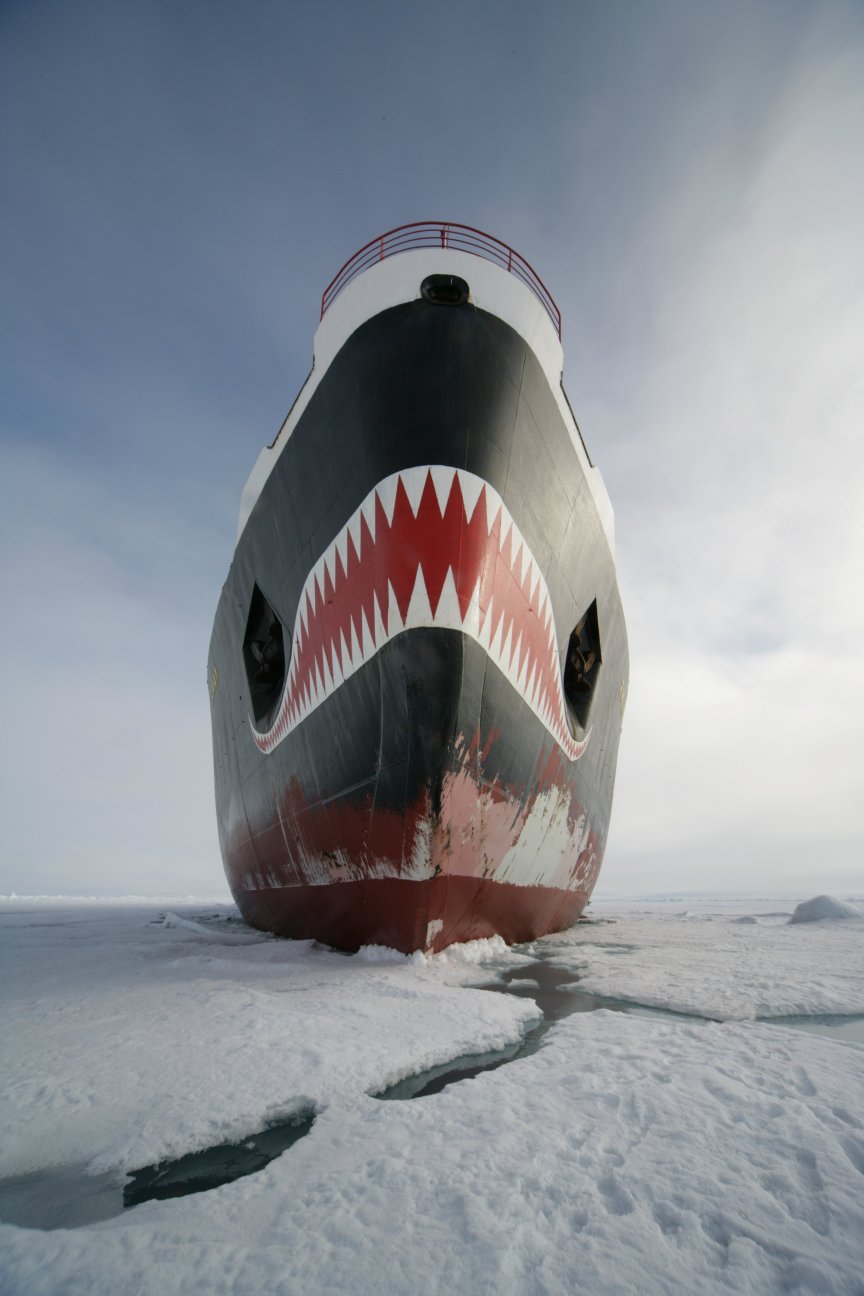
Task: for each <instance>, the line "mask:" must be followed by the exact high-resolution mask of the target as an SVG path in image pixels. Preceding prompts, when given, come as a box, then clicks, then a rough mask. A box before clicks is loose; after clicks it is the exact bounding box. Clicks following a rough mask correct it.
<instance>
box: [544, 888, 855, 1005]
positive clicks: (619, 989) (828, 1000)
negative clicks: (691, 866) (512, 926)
mask: <svg viewBox="0 0 864 1296" xmlns="http://www.w3.org/2000/svg"><path fill="white" fill-rule="evenodd" d="M832 903H833V905H834V909H833V911H832V914H831V915H830V916H829V915H827V914H826V920H825V921H819V922H810V923H802V924H800V925H798V924H796V925H791V923H790V919H791V916H792V914H793V912H794V911H795V908H796V904H795V901H792V902H790V903H788V904H783V903H782V902H780V903H778V902H777V901H776V900H774V901H770V902H765V903H763V904H761V905H756V904H753V903H752V902H751V903H750V904H749V905H746V904H744V903H741V904H733V903H731V902H725V903H720V902H713V903H712V902H702V904H701V905H700V906H699V907H697V906H696V905H695V904H694V902H693V901H689V902H688V906H689V907H685V906H683V905H682V904H680V903H677V904H676V903H657V902H655V903H650V902H645V903H643V904H638V905H637V904H634V903H627V904H625V903H624V902H619V903H613V902H606V903H605V904H595V905H593V906H592V907H591V909H590V910H589V912H590V913H591V914H592V915H594V916H595V917H598V918H606V919H611V918H614V919H615V922H614V923H609V924H607V923H605V922H597V923H596V924H590V925H589V924H586V923H581V924H577V926H576V927H574V928H571V930H570V931H569V932H567V933H565V934H564V935H563V936H549V937H546V938H545V940H544V941H542V942H538V948H545V949H547V950H548V951H551V950H554V951H555V953H556V955H557V957H558V958H559V959H560V961H561V962H562V963H563V964H564V965H565V966H571V967H573V968H574V969H576V970H577V971H578V972H579V974H580V977H581V980H580V989H582V990H589V991H591V992H592V993H594V994H599V995H604V996H606V997H608V998H613V999H624V1000H632V1001H636V1002H638V1003H641V1004H647V1005H648V1006H650V1007H655V1008H664V1009H668V1010H671V1011H673V1012H679V1013H694V1014H696V1015H698V1016H701V1017H712V1018H715V1019H717V1020H719V1021H727V1020H739V1021H740V1020H752V1019H753V1018H776V1017H792V1016H803V1015H814V1014H818V1015H829V1014H846V1013H848V1014H852V1013H856V1014H857V1013H864V915H862V916H860V917H859V919H858V921H854V920H853V921H843V922H835V921H832V920H831V919H832V918H833V917H836V913H837V911H838V910H839V909H840V907H841V905H843V902H838V901H834V902H832ZM843 907H844V908H846V909H858V908H859V907H858V906H852V905H843Z"/></svg>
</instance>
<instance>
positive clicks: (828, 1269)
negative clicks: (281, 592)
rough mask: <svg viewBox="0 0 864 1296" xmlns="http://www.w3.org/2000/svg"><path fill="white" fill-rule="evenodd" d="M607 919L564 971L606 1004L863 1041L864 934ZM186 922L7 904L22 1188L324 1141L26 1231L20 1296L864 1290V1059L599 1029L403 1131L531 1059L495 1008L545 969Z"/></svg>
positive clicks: (514, 1020) (818, 1041)
mask: <svg viewBox="0 0 864 1296" xmlns="http://www.w3.org/2000/svg"><path fill="white" fill-rule="evenodd" d="M595 908H596V910H597V913H598V915H599V916H600V917H605V918H608V919H610V921H595V922H593V923H586V924H580V925H579V926H578V927H577V928H576V929H575V930H574V931H572V932H570V933H566V934H564V935H562V936H559V937H550V938H547V940H546V942H545V943H544V942H539V943H538V944H539V945H542V946H543V947H544V950H545V956H552V957H554V958H555V959H556V961H557V962H559V963H560V964H561V966H573V967H578V969H579V970H580V972H581V974H582V978H583V979H582V980H581V981H580V983H579V984H580V986H582V987H584V988H594V989H597V987H598V985H599V984H601V983H602V984H603V985H605V986H607V987H609V986H611V985H612V984H613V983H614V985H615V987H616V988H615V993H621V991H622V990H625V989H626V990H628V991H629V993H630V995H631V997H632V996H633V995H634V994H636V988H638V995H639V996H640V997H641V996H642V991H643V990H644V991H645V993H646V994H647V995H648V996H649V998H650V997H651V996H652V995H653V996H654V997H655V998H657V999H662V1000H663V1001H664V1002H666V1003H668V1004H672V1005H674V1004H677V1003H681V1002H685V1003H687V1004H688V1005H689V1006H690V1008H691V1009H692V1010H694V1011H701V1010H705V1009H706V1008H710V1009H711V1010H712V1011H713V1013H714V1014H715V1015H717V1016H729V1017H733V1018H734V1017H752V1016H754V1015H758V1014H757V1009H759V1008H761V1007H763V1006H764V1005H766V1004H767V1005H770V1006H771V1007H772V1008H773V1009H775V1010H777V1009H785V1008H786V1006H787V1004H790V1003H794V1004H795V1005H796V1007H797V1008H798V1009H799V1010H800V1008H801V1005H802V1004H810V1005H813V1006H814V1011H824V1006H825V1004H826V1003H827V1002H829V1001H830V1002H831V1003H832V1004H834V1005H837V1004H839V1003H843V1004H845V1005H846V1007H847V1009H852V1008H853V1007H854V1008H857V1010H859V1011H860V1005H861V1004H862V998H861V986H862V973H864V969H862V967H861V953H860V946H861V943H862V942H861V931H860V927H857V926H856V924H854V923H824V922H817V923H814V924H810V925H808V926H803V927H802V926H797V927H790V926H789V924H788V918H789V914H790V912H791V909H792V908H794V905H793V906H789V907H788V908H784V911H783V912H782V914H781V913H780V912H776V910H777V908H778V907H777V906H776V905H775V906H774V910H769V909H767V908H766V909H764V910H763V911H762V912H754V911H753V909H752V907H751V908H750V909H748V908H747V907H744V906H740V905H739V906H738V907H737V908H736V907H735V906H726V907H725V908H716V907H715V908H714V909H711V908H710V907H708V908H703V909H700V908H699V907H698V906H693V905H690V906H689V909H690V915H691V916H690V917H684V916H683V915H682V914H681V913H680V911H679V913H678V914H677V915H676V914H671V913H669V912H668V907H667V909H666V910H663V909H662V907H661V908H656V907H655V908H654V909H651V907H650V906H648V907H643V908H641V909H636V910H634V909H629V910H628V909H625V908H624V907H622V906H609V907H606V908H604V907H602V906H595ZM679 910H680V906H679ZM748 913H750V914H751V915H752V916H755V917H759V918H760V920H761V921H760V922H758V923H753V924H741V923H739V922H737V921H736V920H737V919H739V918H741V917H746V916H748ZM172 915H173V917H168V916H167V915H166V914H165V912H164V910H161V911H160V910H158V909H156V908H152V909H148V908H146V907H144V906H134V907H133V906H129V905H126V906H122V905H114V906H107V905H100V906H98V907H97V906H82V905H78V906H63V905H60V904H57V903H56V902H45V903H43V904H37V903H33V902H26V901H21V900H17V901H15V902H10V903H8V904H6V905H4V906H0V932H2V943H0V958H2V979H0V1010H2V1024H0V1029H2V1038H3V1040H4V1069H3V1081H2V1084H3V1088H2V1100H0V1164H2V1167H3V1169H2V1172H0V1173H2V1174H3V1175H6V1176H9V1175H12V1174H16V1173H17V1174H26V1173H28V1172H30V1173H38V1172H39V1171H40V1170H45V1171H46V1172H47V1171H48V1170H50V1168H51V1167H60V1168H61V1169H62V1167H64V1166H73V1165H74V1166H79V1167H81V1166H83V1167H84V1168H85V1169H87V1170H89V1171H92V1172H101V1173H103V1174H104V1173H106V1172H109V1171H116V1172H118V1173H121V1174H122V1172H124V1171H126V1172H128V1171H130V1170H132V1169H134V1168H136V1167H138V1166H141V1165H144V1164H147V1163H152V1162H154V1161H155V1160H157V1159H158V1158H160V1157H165V1156H180V1155H183V1154H184V1153H187V1152H191V1151H194V1150H195V1149H196V1148H203V1147H205V1146H209V1145H211V1144H213V1143H215V1142H218V1141H219V1140H220V1139H221V1140H225V1139H230V1138H242V1137H244V1136H245V1135H248V1134H250V1133H251V1132H252V1131H253V1130H255V1129H256V1128H258V1127H260V1126H261V1125H263V1124H265V1123H266V1122H268V1121H273V1120H274V1119H277V1118H278V1117H280V1116H285V1117H289V1116H290V1115H291V1113H292V1112H295V1113H299V1112H301V1111H303V1110H307V1111H308V1110H314V1111H315V1112H316V1113H317V1115H316V1119H315V1123H314V1126H313V1128H312V1129H311V1131H310V1132H309V1133H308V1134H307V1136H306V1137H304V1138H303V1139H302V1140H301V1141H299V1142H298V1143H296V1144H295V1146H294V1147H292V1148H291V1149H290V1150H289V1151H287V1152H286V1153H284V1154H283V1155H282V1156H280V1157H278V1158H277V1159H276V1160H274V1161H271V1162H270V1164H269V1165H267V1166H266V1167H265V1168H264V1169H262V1170H260V1171H259V1172H258V1173H256V1174H252V1175H250V1176H248V1177H246V1178H243V1179H240V1180H238V1181H236V1182H234V1183H229V1184H226V1185H224V1186H222V1187H220V1188H217V1189H215V1190H213V1191H211V1192H204V1193H201V1194H199V1195H197V1196H190V1197H183V1198H178V1199H176V1200H172V1201H151V1202H147V1203H145V1204H143V1205H139V1206H136V1207H134V1209H131V1210H127V1211H125V1212H123V1213H122V1214H119V1215H117V1216H116V1217H115V1218H110V1219H103V1220H102V1221H101V1222H99V1223H97V1224H94V1225H90V1226H84V1227H80V1228H76V1229H73V1230H55V1231H47V1230H43V1229H35V1228H22V1227H19V1226H13V1225H11V1224H3V1225H0V1290H2V1292H3V1296H56V1293H58V1292H60V1291H63V1292H64V1293H68V1294H69V1296H85V1293H86V1296H91V1294H92V1293H114V1292H119V1291H126V1290H128V1291H135V1292H136V1294H138V1296H157V1293H158V1296H171V1293H181V1292H182V1293H184V1296H186V1294H187V1293H188V1294H190V1296H199V1294H200V1296H204V1294H205V1293H206V1296H222V1294H225V1296H227V1294H228V1293H231V1294H232V1296H246V1294H247V1293H250V1294H251V1293H253V1292H255V1293H259V1292H265V1291H266V1292H267V1293H268V1294H269V1293H273V1294H274V1296H301V1294H302V1296H307V1294H308V1293H313V1292H314V1293H330V1292H333V1293H335V1292H337V1291H339V1292H351V1293H352V1296H353V1294H355V1293H356V1294H358V1296H365V1294H366V1293H370V1294H371V1293H376V1294H377V1293H380V1292H382V1291H385V1292H387V1293H388V1294H391V1293H392V1294H393V1296H417V1293H418V1292H422V1293H423V1294H424V1296H435V1294H437V1293H441V1294H442V1296H443V1294H444V1293H448V1296H449V1293H452V1292H453V1291H457V1290H458V1291H466V1292H467V1291H470V1292H472V1293H478V1296H485V1294H487V1293H488V1294H489V1296H491V1294H492V1293H496V1296H497V1294H498V1293H502V1292H503V1293H507V1294H508V1296H511V1294H513V1296H541V1294H545V1296H557V1294H558V1293H560V1294H561V1296H565V1294H567V1296H569V1294H570V1293H574V1292H586V1293H589V1292H590V1293H592V1296H606V1294H607V1293H608V1294H609V1296H611V1293H640V1296H642V1294H645V1296H668V1293H669V1292H676V1291H682V1292H683V1291H686V1292H688V1293H695V1294H697V1296H698V1294H700V1293H705V1294H706V1296H708V1294H711V1293H720V1292H724V1293H732V1292H734V1293H760V1294H761V1293H767V1292H778V1293H779V1292H781V1291H782V1292H814V1293H815V1292H832V1293H843V1292H845V1293H849V1294H850V1296H851V1294H852V1293H860V1292H861V1291H862V1285H861V1275H862V1273H864V1178H862V1176H864V1048H862V1047H857V1046H855V1045H849V1044H839V1043H834V1042H832V1041H831V1040H826V1039H822V1038H819V1037H817V1036H813V1035H807V1034H803V1033H800V1032H796V1031H793V1030H791V1029H784V1028H781V1027H778V1026H776V1025H769V1024H763V1023H760V1022H753V1021H748V1020H743V1021H734V1020H732V1021H722V1022H719V1021H718V1022H690V1021H686V1020H675V1019H669V1018H664V1019H659V1018H658V1019H645V1018H639V1017H637V1016H624V1015H622V1014H620V1013H613V1012H607V1011H599V1012H592V1013H581V1014H579V1015H576V1016H572V1017H568V1018H566V1019H565V1020H562V1021H558V1022H557V1023H556V1024H554V1025H553V1026H552V1027H551V1028H550V1030H549V1031H548V1033H547V1034H546V1036H545V1037H544V1041H543V1044H542V1047H541V1048H540V1049H539V1051H538V1052H536V1053H534V1054H533V1055H531V1056H526V1057H522V1058H521V1059H520V1060H518V1061H515V1062H512V1063H509V1064H507V1065H505V1066H501V1067H500V1068H499V1069H498V1070H496V1071H492V1072H489V1073H486V1074H482V1075H479V1076H477V1077H476V1078H474V1079H471V1080H466V1081H464V1082H462V1083H459V1084H455V1085H452V1086H451V1087H449V1088H447V1089H445V1090H443V1091H442V1092H441V1093H438V1094H435V1095H432V1096H429V1097H426V1098H418V1099H415V1100H413V1101H408V1102H400V1103H381V1102H378V1101H376V1100H375V1099H374V1098H373V1097H371V1096H370V1095H371V1094H373V1093H374V1092H376V1091H378V1090H379V1089H381V1088H382V1087H383V1086H384V1085H386V1084H388V1083H392V1082H393V1081H395V1080H396V1079H398V1078H399V1077H400V1076H404V1075H408V1074H412V1073H414V1072H416V1071H418V1070H421V1069H423V1068H424V1067H427V1066H431V1065H435V1064H436V1063H440V1062H444V1061H447V1060H448V1059H451V1058H455V1057H457V1056H459V1055H461V1054H464V1053H466V1052H477V1051H478V1050H482V1049H486V1050H491V1049H495V1048H503V1047H505V1046H506V1045H507V1044H509V1043H512V1042H514V1041H518V1039H519V1038H520V1035H521V1034H522V1032H523V1031H524V1030H525V1028H526V1027H527V1026H528V1025H529V1024H530V1023H531V1022H532V1021H533V1020H534V1019H535V1016H536V1009H535V1008H534V1005H533V1004H532V1003H531V1002H530V1000H526V999H524V998H518V997H510V996H508V995H505V994H489V993H487V992H485V991H484V990H482V989H475V988H472V986H476V985H478V984H481V983H483V982H484V981H489V980H490V979H491V978H493V977H494V976H495V975H496V972H497V971H500V970H502V969H510V970H512V969H513V968H516V967H519V966H522V965H523V964H524V963H525V962H526V961H528V960H529V958H530V957H531V956H530V955H529V954H528V953H526V952H525V951H508V950H507V949H506V947H504V946H503V945H500V944H499V943H497V942H485V943H483V946H482V947H477V948H474V949H473V950H472V949H468V950H461V951H460V950H453V951H451V952H448V953H445V955H442V956H435V957H433V958H425V957H420V958H415V959H405V958H401V957H399V958H396V957H393V956H389V957H388V956H387V955H385V954H384V953H383V952H378V951H376V952H375V953H372V952H371V951H367V952H366V954H365V956H364V957H362V958H361V957H356V956H354V957H351V956H344V955H339V954H335V953H331V952H329V951H326V950H322V949H320V948H318V947H315V946H314V945H312V944H311V943H309V942H281V941H276V940H273V939H272V938H267V937H263V936H261V935H258V934H255V933H250V932H248V930H245V929H244V931H243V932H242V935H243V937H244V939H243V940H242V942H236V941H234V939H233V937H234V934H235V929H236V928H237V922H236V915H235V914H234V911H233V910H232V909H231V908H230V907H229V906H225V907H224V908H222V909H221V910H220V909H216V908H214V907H210V908H203V907H201V906H198V907H197V908H196V907H195V906H190V907H189V908H188V909H186V908H183V907H181V906H179V905H178V904H176V903H175V904H174V905H173V906H172ZM175 918H178V919H182V921H180V922H176V921H174V919H175ZM238 934H241V933H239V932H238ZM226 936H228V937H229V938H230V940H229V942H226V940H225V939H224V938H225V937H226ZM856 942H857V945H856ZM534 948H535V951H536V948H537V946H535V947H534ZM856 949H857V951H858V952H857V953H856ZM784 978H786V979H787V981H788V986H787V988H786V989H785V990H784V989H783V980H784ZM592 983H593V986H592ZM562 993H564V992H563V991H562ZM727 1009H728V1011H727Z"/></svg>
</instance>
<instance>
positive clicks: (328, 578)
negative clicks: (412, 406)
mask: <svg viewBox="0 0 864 1296" xmlns="http://www.w3.org/2000/svg"><path fill="white" fill-rule="evenodd" d="M421 627H437V628H440V629H447V630H456V631H459V632H460V633H462V634H467V635H470V636H471V638H472V639H474V640H476V642H477V643H479V644H480V645H481V647H482V648H483V649H484V650H485V651H486V652H487V653H488V655H489V657H490V658H491V660H492V661H493V662H494V663H495V665H496V666H497V667H498V668H499V670H501V671H502V672H503V674H504V675H505V676H506V678H507V679H508V680H509V682H510V683H511V684H512V686H513V687H514V688H515V689H516V690H517V692H518V693H519V694H520V695H521V696H522V698H523V700H524V701H525V703H526V705H527V706H529V707H530V708H531V710H532V711H533V712H534V714H535V715H536V716H537V717H538V719H539V720H540V721H541V722H542V723H543V724H544V725H545V727H546V728H547V729H548V731H549V733H550V734H551V735H552V736H553V738H554V739H555V741H556V742H557V743H558V745H559V746H560V747H561V749H562V751H563V752H564V754H565V755H566V756H567V757H568V759H570V760H577V759H578V758H579V757H580V756H581V755H582V753H583V752H584V751H585V748H586V746H587V745H588V739H589V737H590V731H589V733H586V734H585V735H584V737H582V738H581V739H576V738H574V736H573V734H572V732H571V729H570V725H569V721H568V719H567V706H566V702H565V700H564V688H563V681H562V678H561V667H560V663H559V660H558V641H557V637H556V633H555V619H554V616H553V613H552V602H551V599H550V597H549V590H548V588H547V586H546V582H545V580H544V578H543V575H542V573H541V571H540V568H539V566H538V565H537V562H536V560H535V559H534V557H533V555H532V554H531V552H530V550H529V548H528V545H527V544H526V542H525V540H524V539H523V537H522V535H521V533H520V532H519V530H518V528H517V526H516V524H515V523H514V521H513V519H512V517H511V516H510V513H509V511H508V509H507V507H506V505H505V504H504V501H503V500H502V499H501V497H500V495H499V494H498V493H497V491H495V490H494V488H493V487H492V486H490V485H489V483H488V482H485V481H483V479H482V478H480V477H476V476H475V475H474V474H473V473H469V472H465V471H463V470H462V469H455V468H448V467H444V466H441V465H431V466H423V467H419V468H407V469H403V471H402V472H399V473H394V474H393V475H392V476H390V477H387V478H385V479H384V480H383V481H381V482H379V483H378V485H377V486H376V487H375V489H374V490H372V491H370V493H369V495H367V497H366V499H365V500H364V501H363V503H362V504H361V505H360V507H359V508H358V509H357V510H356V512H355V513H354V514H353V515H352V516H351V518H349V520H348V522H346V524H345V526H344V527H343V528H342V530H341V531H340V532H339V534H338V535H337V536H336V538H335V539H334V540H333V541H332V542H331V544H330V545H329V547H328V549H327V551H326V552H325V553H324V554H322V556H321V557H320V558H319V559H318V562H317V563H316V564H315V566H314V567H313V569H312V571H311V572H310V573H309V575H308V577H307V578H306V582H305V584H304V587H303V591H302V593H301V595H300V603H299V609H298V613H297V617H296V620H295V624H294V634H293V638H292V647H291V659H290V665H289V668H288V675H287V679H286V682H285V688H284V691H283V695H282V699H281V702H280V704H279V710H278V712H277V715H276V719H275V720H274V722H273V724H272V726H271V727H270V729H268V730H267V732H266V733H261V732H259V731H258V730H257V729H256V728H255V726H254V724H253V725H252V736H253V738H254V740H255V743H256V745H257V747H258V748H259V750H260V751H262V752H263V753H264V754H265V755H269V753H270V752H272V751H273V750H274V748H276V747H277V746H278V745H279V743H280V742H281V741H282V740H283V739H284V738H286V737H287V736H288V734H289V733H291V732H292V731H293V730H294V729H295V728H296V727H297V726H298V725H299V724H301V723H302V721H303V720H305V718H306V717H307V716H308V715H309V714H310V712H312V711H314V710H315V709H316V708H317V707H319V706H320V705H321V704H322V703H323V702H325V701H326V699H327V698H328V697H330V696H331V694H333V693H334V692H335V691H336V690H337V689H338V688H340V687H341V685H342V684H343V683H344V681H345V680H346V679H347V678H348V677H349V676H351V675H353V674H354V672H355V671H357V670H359V669H360V668H361V667H362V666H363V665H364V664H365V663H366V662H368V661H369V660H370V659H371V658H372V657H373V656H374V655H375V653H377V652H378V651H379V649H381V648H382V647H383V646H384V644H385V643H388V642H389V641H390V640H391V639H393V638H395V636H396V635H397V634H402V633H403V632H404V631H406V630H414V629H419V628H421ZM250 723H251V722H250Z"/></svg>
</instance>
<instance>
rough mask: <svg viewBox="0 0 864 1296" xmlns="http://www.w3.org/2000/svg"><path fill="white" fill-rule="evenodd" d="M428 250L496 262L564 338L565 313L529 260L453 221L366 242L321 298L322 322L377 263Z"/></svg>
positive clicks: (399, 228) (399, 230)
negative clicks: (535, 300) (519, 282)
mask: <svg viewBox="0 0 864 1296" xmlns="http://www.w3.org/2000/svg"><path fill="white" fill-rule="evenodd" d="M425 247H436V248H453V250H454V251H456V252H470V253H472V254H473V255H474V256H480V257H484V258H485V259H486V260H487V261H492V262H494V264H495V265H499V266H501V267H502V268H503V269H505V270H508V271H509V272H510V274H513V275H515V276H516V278H517V279H521V280H522V282H523V283H524V284H526V285H527V286H528V287H529V288H530V289H531V291H532V292H533V293H534V295H535V297H537V298H538V299H539V301H540V302H541V303H542V304H543V308H544V310H545V311H546V314H547V315H548V316H549V318H550V319H551V321H552V323H553V325H554V326H555V332H556V333H557V334H558V336H559V338H560V336H561V312H560V311H559V309H558V307H557V306H556V304H555V299H554V298H553V296H552V294H551V293H550V292H549V289H548V288H547V287H546V285H545V284H544V282H543V280H542V279H541V278H540V276H539V275H538V273H537V271H536V270H534V269H533V267H532V266H530V265H529V264H528V262H527V261H526V260H525V258H524V257H523V256H520V255H519V253H518V252H515V251H514V250H513V248H511V247H508V246H507V244H506V243H502V242H501V240H500V239H497V238H495V237H494V235H492V234H484V233H483V231H482V230H478V229H474V228H473V226H471V225H453V224H452V223H451V222H449V221H416V222H415V223H414V224H412V225H398V226H397V227H396V229H392V230H388V231H387V233H386V234H379V235H378V237H377V238H374V239H372V240H371V241H370V242H369V243H366V244H365V245H364V246H363V247H362V248H360V251H359V252H355V253H354V255H353V256H352V257H351V258H349V260H348V261H346V262H345V264H344V265H343V267H342V269H341V270H340V271H339V273H338V274H337V275H335V276H334V278H333V279H331V281H330V283H329V284H328V285H327V287H326V288H325V289H324V292H323V294H322V297H321V317H322V319H323V317H324V312H325V311H326V310H327V308H328V306H332V304H333V302H334V301H335V299H336V298H337V297H338V296H339V294H340V292H341V291H342V289H343V288H344V287H345V285H346V284H349V283H350V282H351V280H352V279H354V278H356V276H357V275H359V274H362V273H363V271H364V270H368V269H369V267H370V266H371V265H374V264H375V262H376V261H383V260H385V258H386V257H391V256H395V255H396V253H397V252H413V251H414V250H415V249H417V248H425Z"/></svg>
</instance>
